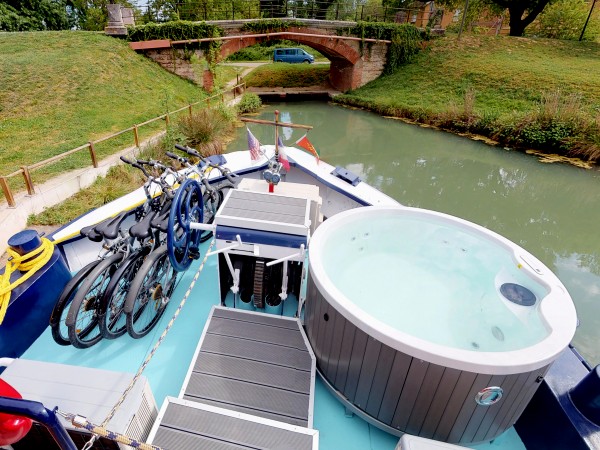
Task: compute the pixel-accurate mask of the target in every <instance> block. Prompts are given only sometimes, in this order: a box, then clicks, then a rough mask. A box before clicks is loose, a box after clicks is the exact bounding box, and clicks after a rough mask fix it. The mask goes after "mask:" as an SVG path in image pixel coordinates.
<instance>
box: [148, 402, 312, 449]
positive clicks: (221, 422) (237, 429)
mask: <svg viewBox="0 0 600 450" xmlns="http://www.w3.org/2000/svg"><path fill="white" fill-rule="evenodd" d="M159 418H160V422H157V423H156V424H155V426H154V428H153V430H152V432H151V434H150V438H149V442H151V443H152V444H153V445H157V446H159V447H160V448H162V449H164V450H184V449H185V450H188V449H202V448H210V449H212V450H233V449H238V450H241V449H252V450H257V449H264V450H268V449H286V450H315V449H317V448H318V438H319V432H318V431H317V430H312V429H309V428H303V427H298V426H293V425H289V424H286V423H283V422H279V421H274V420H268V419H264V418H260V417H256V416H253V415H248V414H243V413H239V412H234V411H230V410H227V409H224V408H219V407H215V406H212V405H207V404H202V403H196V402H190V401H187V400H183V399H180V398H174V397H167V399H166V400H165V403H164V404H163V407H162V409H161V412H160V414H159Z"/></svg>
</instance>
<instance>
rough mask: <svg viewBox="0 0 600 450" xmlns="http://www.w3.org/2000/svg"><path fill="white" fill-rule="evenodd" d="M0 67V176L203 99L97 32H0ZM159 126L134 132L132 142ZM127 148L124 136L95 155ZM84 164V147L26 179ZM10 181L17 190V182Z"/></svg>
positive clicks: (101, 146) (86, 158) (127, 138)
mask: <svg viewBox="0 0 600 450" xmlns="http://www.w3.org/2000/svg"><path fill="white" fill-rule="evenodd" d="M0 67H1V68H2V69H1V70H0V115H1V116H2V119H3V121H2V124H1V125H0V168H1V169H0V170H1V173H0V175H5V174H8V173H10V172H13V171H14V170H17V169H18V168H19V167H20V166H22V165H30V164H33V163H35V162H38V161H41V160H43V159H46V158H49V157H51V156H54V155H57V154H59V153H62V152H64V151H66V150H69V149H72V148H75V147H78V146H80V145H83V144H85V143H86V142H88V141H89V140H94V139H98V138H101V137H103V136H107V135H109V134H112V133H114V132H116V131H119V130H122V129H125V128H128V127H130V126H132V125H134V124H136V123H141V122H144V121H146V120H148V119H150V118H153V117H156V116H159V115H161V114H164V113H165V112H166V111H167V109H168V110H174V109H176V108H178V107H181V106H183V105H185V104H187V103H188V102H190V101H195V100H200V99H202V98H203V97H205V96H206V94H205V93H204V91H203V90H202V89H200V88H199V87H197V86H195V85H193V84H192V83H190V82H188V81H185V80H183V79H181V78H179V77H177V76H175V75H173V74H171V73H169V72H167V71H165V70H164V69H162V68H161V67H160V66H158V65H157V64H156V63H154V62H152V61H150V60H149V59H147V58H145V57H143V56H141V55H138V54H136V53H134V52H133V51H131V50H130V49H129V47H128V44H127V43H126V42H124V41H121V40H119V39H114V38H109V37H106V36H104V35H103V34H100V33H92V32H68V31H65V32H36V33H1V34H0ZM161 127H162V128H164V123H163V124H160V123H157V124H156V126H155V127H154V128H152V127H144V128H143V129H140V131H141V133H142V134H141V136H140V138H144V137H146V136H148V135H150V134H152V133H153V132H156V130H157V129H158V128H161ZM132 144H133V137H132V134H131V133H126V135H123V136H122V138H121V139H112V140H110V141H108V142H107V143H103V144H99V145H98V146H97V148H96V150H97V151H98V153H99V154H100V156H103V155H106V154H109V153H110V152H112V151H114V150H116V149H117V148H118V149H121V148H123V147H125V146H128V145H132ZM85 165H90V157H89V154H88V152H86V151H85V150H84V151H83V152H79V153H77V154H75V155H73V156H70V157H69V158H67V159H66V160H63V161H62V162H60V163H58V164H54V165H52V166H48V167H46V168H44V169H42V170H39V171H36V172H34V173H33V177H34V182H40V181H43V180H45V179H47V178H49V177H50V176H52V175H55V174H56V173H59V172H62V171H65V170H69V169H73V168H78V167H83V166H85ZM13 180H14V181H15V182H18V185H17V186H18V187H19V188H22V186H23V183H22V180H21V179H13Z"/></svg>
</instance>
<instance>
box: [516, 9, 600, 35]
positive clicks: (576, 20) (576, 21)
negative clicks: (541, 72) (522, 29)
mask: <svg viewBox="0 0 600 450" xmlns="http://www.w3.org/2000/svg"><path fill="white" fill-rule="evenodd" d="M589 11H590V5H589V4H588V3H586V2H585V1H584V0H557V1H556V2H553V3H552V4H550V5H549V6H548V7H547V8H546V9H544V12H542V13H541V14H540V16H539V18H538V20H536V21H535V22H534V23H533V25H532V26H531V28H530V29H528V34H535V35H536V36H541V37H546V38H551V39H571V40H574V41H575V40H577V39H579V37H580V36H581V32H582V27H583V24H584V23H585V21H586V18H587V17H588V14H589ZM592 19H593V20H591V21H590V22H589V24H588V26H587V27H586V30H585V35H584V36H583V39H584V40H588V41H594V40H596V38H597V37H599V36H600V12H598V13H596V14H595V16H594V15H592Z"/></svg>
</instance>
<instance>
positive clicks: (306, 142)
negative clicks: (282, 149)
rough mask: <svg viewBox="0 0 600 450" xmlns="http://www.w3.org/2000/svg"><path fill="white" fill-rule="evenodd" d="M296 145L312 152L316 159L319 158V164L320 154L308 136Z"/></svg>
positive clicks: (303, 137)
mask: <svg viewBox="0 0 600 450" xmlns="http://www.w3.org/2000/svg"><path fill="white" fill-rule="evenodd" d="M296 145H299V146H300V147H302V148H303V149H305V150H308V151H309V152H311V153H312V154H313V155H314V156H315V158H317V163H318V162H319V152H318V151H317V150H316V149H315V147H314V146H313V145H312V144H311V143H310V141H309V140H308V138H307V137H306V134H305V135H304V136H302V137H301V138H300V139H298V140H297V141H296Z"/></svg>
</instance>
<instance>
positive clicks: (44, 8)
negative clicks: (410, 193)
mask: <svg viewBox="0 0 600 450" xmlns="http://www.w3.org/2000/svg"><path fill="white" fill-rule="evenodd" d="M67 6H68V5H67V0H0V31H43V30H67V29H69V28H71V26H72V25H73V20H72V17H71V16H70V15H69V13H68V12H67Z"/></svg>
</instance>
